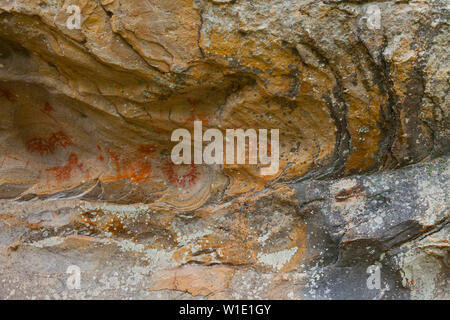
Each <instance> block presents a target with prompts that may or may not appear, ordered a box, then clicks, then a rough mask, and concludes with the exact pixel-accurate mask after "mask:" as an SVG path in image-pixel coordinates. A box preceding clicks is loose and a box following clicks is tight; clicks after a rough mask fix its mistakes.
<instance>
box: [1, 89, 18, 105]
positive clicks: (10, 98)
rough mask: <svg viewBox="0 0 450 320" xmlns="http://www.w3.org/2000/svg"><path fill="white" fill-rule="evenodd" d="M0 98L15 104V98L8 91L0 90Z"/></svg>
mask: <svg viewBox="0 0 450 320" xmlns="http://www.w3.org/2000/svg"><path fill="white" fill-rule="evenodd" d="M0 96H2V97H4V98H6V100H8V101H9V102H13V103H14V102H16V97H15V96H14V95H13V94H12V93H11V92H10V91H8V90H5V89H0Z"/></svg>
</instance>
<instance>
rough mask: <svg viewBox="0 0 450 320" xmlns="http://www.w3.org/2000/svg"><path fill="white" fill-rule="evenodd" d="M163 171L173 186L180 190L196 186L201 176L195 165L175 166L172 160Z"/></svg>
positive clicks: (164, 166)
mask: <svg viewBox="0 0 450 320" xmlns="http://www.w3.org/2000/svg"><path fill="white" fill-rule="evenodd" d="M162 171H163V172H164V174H165V176H166V178H167V180H168V181H169V182H170V183H171V184H172V185H174V186H176V187H180V188H186V187H190V186H192V185H194V184H195V183H196V182H197V180H198V177H199V175H200V173H199V171H198V167H197V166H196V165H195V164H190V165H174V164H173V163H172V162H171V161H170V160H169V161H167V162H166V163H165V164H164V165H163V167H162Z"/></svg>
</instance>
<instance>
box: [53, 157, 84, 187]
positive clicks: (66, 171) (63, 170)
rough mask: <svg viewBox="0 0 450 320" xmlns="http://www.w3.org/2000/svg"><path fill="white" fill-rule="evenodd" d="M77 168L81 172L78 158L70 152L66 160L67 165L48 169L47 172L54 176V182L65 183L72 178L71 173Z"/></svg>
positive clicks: (81, 165) (81, 168) (81, 166)
mask: <svg viewBox="0 0 450 320" xmlns="http://www.w3.org/2000/svg"><path fill="white" fill-rule="evenodd" d="M76 168H78V169H79V170H80V171H82V170H83V164H82V163H80V162H79V160H78V156H77V154H76V153H75V152H72V153H71V154H70V155H69V158H68V159H67V164H66V165H64V166H57V167H51V168H48V169H47V171H48V172H52V173H53V174H54V175H55V178H56V181H58V182H63V181H67V180H69V179H70V178H71V177H72V171H73V170H74V169H76Z"/></svg>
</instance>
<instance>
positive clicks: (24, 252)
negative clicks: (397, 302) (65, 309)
mask: <svg viewBox="0 0 450 320" xmlns="http://www.w3.org/2000/svg"><path fill="white" fill-rule="evenodd" d="M73 6H75V7H76V8H79V10H80V18H81V20H80V25H79V28H78V27H75V28H74V27H73V24H71V23H72V22H73V21H74V20H73V19H74V14H75V15H76V13H77V12H76V10H75V11H73V10H72V9H73ZM74 12H75V13H74ZM448 41H449V7H448V1H446V0H420V1H413V0H410V1H400V0H391V1H382V2H381V1H379V2H377V1H373V2H369V1H363V0H354V1H345V0H321V1H316V0H314V1H313V0H273V1H266V0H253V1H244V0H230V1H225V0H223V1H219V0H194V1H193V0H189V1H188V0H145V1H143V0H126V1H125V0H98V1H94V0H73V1H54V0H39V1H37V0H15V1H14V0H0V115H1V116H0V141H1V144H0V157H1V158H0V199H1V200H0V298H3V299H5V298H33V297H34V298H50V299H54V298H86V299H88V298H169V299H184V298H187V299H192V298H195V299H198V298H200V299H218V298H223V299H241V298H249V299H258V298H264V299H359V298H364V299H409V298H412V299H450V296H449V293H450V283H449V278H450V277H449V273H450V268H449V263H450V261H449V254H448V253H449V250H450V249H449V248H450V239H449V235H450V229H449V228H450V227H449V224H448V223H449V221H450V218H449V217H450V214H449V213H450V208H449V207H450V205H449V199H450V198H449V189H450V188H449V182H448V181H449V179H450V171H449V161H450V159H449V155H450V153H449V151H450V133H449V130H450V124H449V119H450V118H449V114H450V103H449V96H448V92H449V78H448V75H449V66H450V54H449V46H448ZM195 120H200V121H202V123H203V126H204V128H205V129H207V128H218V129H220V130H225V129H226V128H243V129H249V128H253V129H268V128H276V129H279V132H280V169H279V171H278V172H277V173H276V174H275V175H271V176H261V175H260V174H259V169H260V168H259V166H258V165H205V164H203V165H200V164H197V165H191V166H189V165H180V166H177V165H174V164H173V162H172V161H171V159H170V153H171V149H172V147H173V146H174V143H173V142H171V134H172V132H173V131H174V130H175V129H178V128H187V129H189V130H193V124H194V121H195ZM71 265H76V266H78V267H79V269H80V270H81V288H80V289H71V288H68V286H67V285H66V280H67V278H68V277H69V275H68V274H67V273H66V271H67V268H68V267H69V266H71ZM378 275H379V278H377V276H378ZM377 279H379V281H378V282H379V283H377Z"/></svg>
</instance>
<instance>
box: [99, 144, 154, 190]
mask: <svg viewBox="0 0 450 320" xmlns="http://www.w3.org/2000/svg"><path fill="white" fill-rule="evenodd" d="M143 151H147V152H148V151H149V150H147V148H144V150H143ZM106 152H107V153H108V154H109V157H110V158H111V160H112V162H113V163H114V166H115V167H116V175H115V176H114V179H116V180H118V179H131V182H133V183H139V182H142V181H145V180H147V179H148V178H149V177H150V175H151V171H152V167H151V164H150V163H148V162H147V161H146V159H136V158H127V157H124V156H123V155H122V154H120V153H118V152H114V151H110V150H106Z"/></svg>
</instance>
